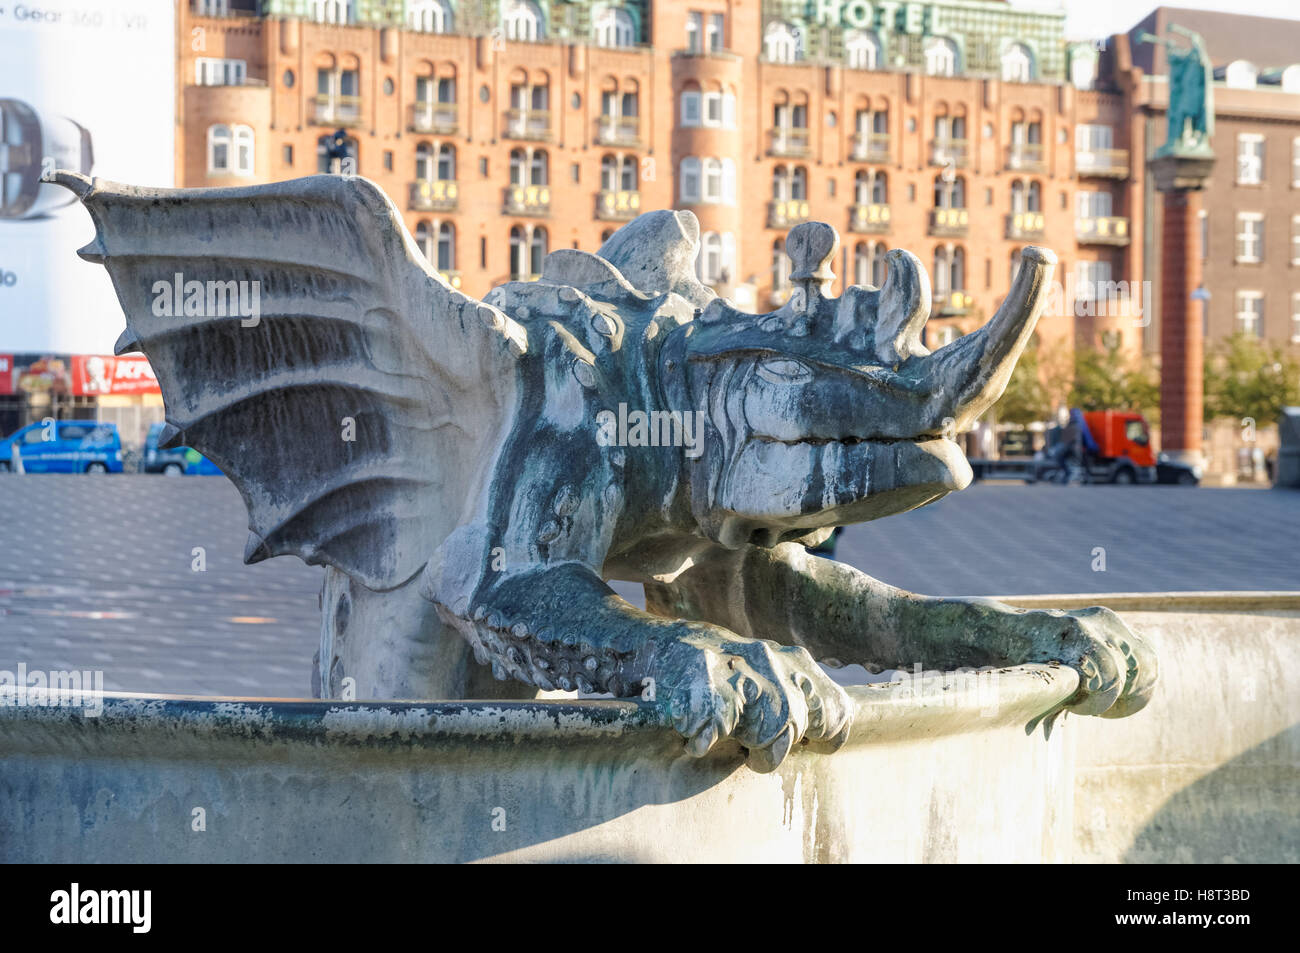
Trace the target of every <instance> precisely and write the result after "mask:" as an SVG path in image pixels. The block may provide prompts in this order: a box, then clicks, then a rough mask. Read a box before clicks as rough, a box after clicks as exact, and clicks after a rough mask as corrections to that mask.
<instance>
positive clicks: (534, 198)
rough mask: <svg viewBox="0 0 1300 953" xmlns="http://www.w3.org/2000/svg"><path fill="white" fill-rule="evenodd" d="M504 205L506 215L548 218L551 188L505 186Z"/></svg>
mask: <svg viewBox="0 0 1300 953" xmlns="http://www.w3.org/2000/svg"><path fill="white" fill-rule="evenodd" d="M504 205H505V213H506V214H507V215H531V216H533V217H535V218H541V217H545V216H549V215H550V214H551V188H550V186H548V185H510V186H507V187H506V190H505V203H504ZM515 280H520V279H515Z"/></svg>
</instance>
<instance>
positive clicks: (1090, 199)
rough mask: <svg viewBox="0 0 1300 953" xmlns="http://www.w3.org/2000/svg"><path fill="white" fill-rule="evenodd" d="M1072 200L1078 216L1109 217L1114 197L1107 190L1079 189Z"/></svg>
mask: <svg viewBox="0 0 1300 953" xmlns="http://www.w3.org/2000/svg"><path fill="white" fill-rule="evenodd" d="M1074 201H1075V209H1076V214H1077V216H1078V217H1079V218H1110V217H1111V214H1112V213H1113V212H1114V203H1115V198H1114V196H1112V195H1111V194H1110V193H1109V192H1088V191H1079V192H1076V193H1075V199H1074Z"/></svg>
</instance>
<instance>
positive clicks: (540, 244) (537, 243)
mask: <svg viewBox="0 0 1300 953" xmlns="http://www.w3.org/2000/svg"><path fill="white" fill-rule="evenodd" d="M547 247H548V244H547V235H546V227H545V226H544V225H537V226H535V227H534V228H533V237H532V240H531V241H530V242H529V243H528V264H529V267H530V268H531V269H532V270H531V271H529V274H530V275H540V274H541V273H542V262H543V261H544V260H545V259H546V251H547Z"/></svg>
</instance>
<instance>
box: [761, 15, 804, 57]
mask: <svg viewBox="0 0 1300 953" xmlns="http://www.w3.org/2000/svg"><path fill="white" fill-rule="evenodd" d="M763 50H764V52H765V53H766V55H767V58H768V60H769V61H770V62H773V63H797V62H798V61H799V60H801V59H803V34H802V33H800V32H799V31H798V30H797V29H795V28H794V27H793V26H791V25H790V24H789V23H785V22H783V21H780V20H778V21H777V22H775V23H771V24H769V25H768V28H767V32H766V33H765V34H764V35H763Z"/></svg>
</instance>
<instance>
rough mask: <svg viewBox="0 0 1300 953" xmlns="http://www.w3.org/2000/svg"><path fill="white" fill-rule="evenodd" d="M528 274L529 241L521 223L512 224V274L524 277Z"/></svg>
mask: <svg viewBox="0 0 1300 953" xmlns="http://www.w3.org/2000/svg"><path fill="white" fill-rule="evenodd" d="M526 274H528V242H527V241H526V240H525V238H524V230H523V228H522V227H520V226H519V225H512V226H510V276H511V277H512V278H522V277H523V276H524V275H526Z"/></svg>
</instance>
